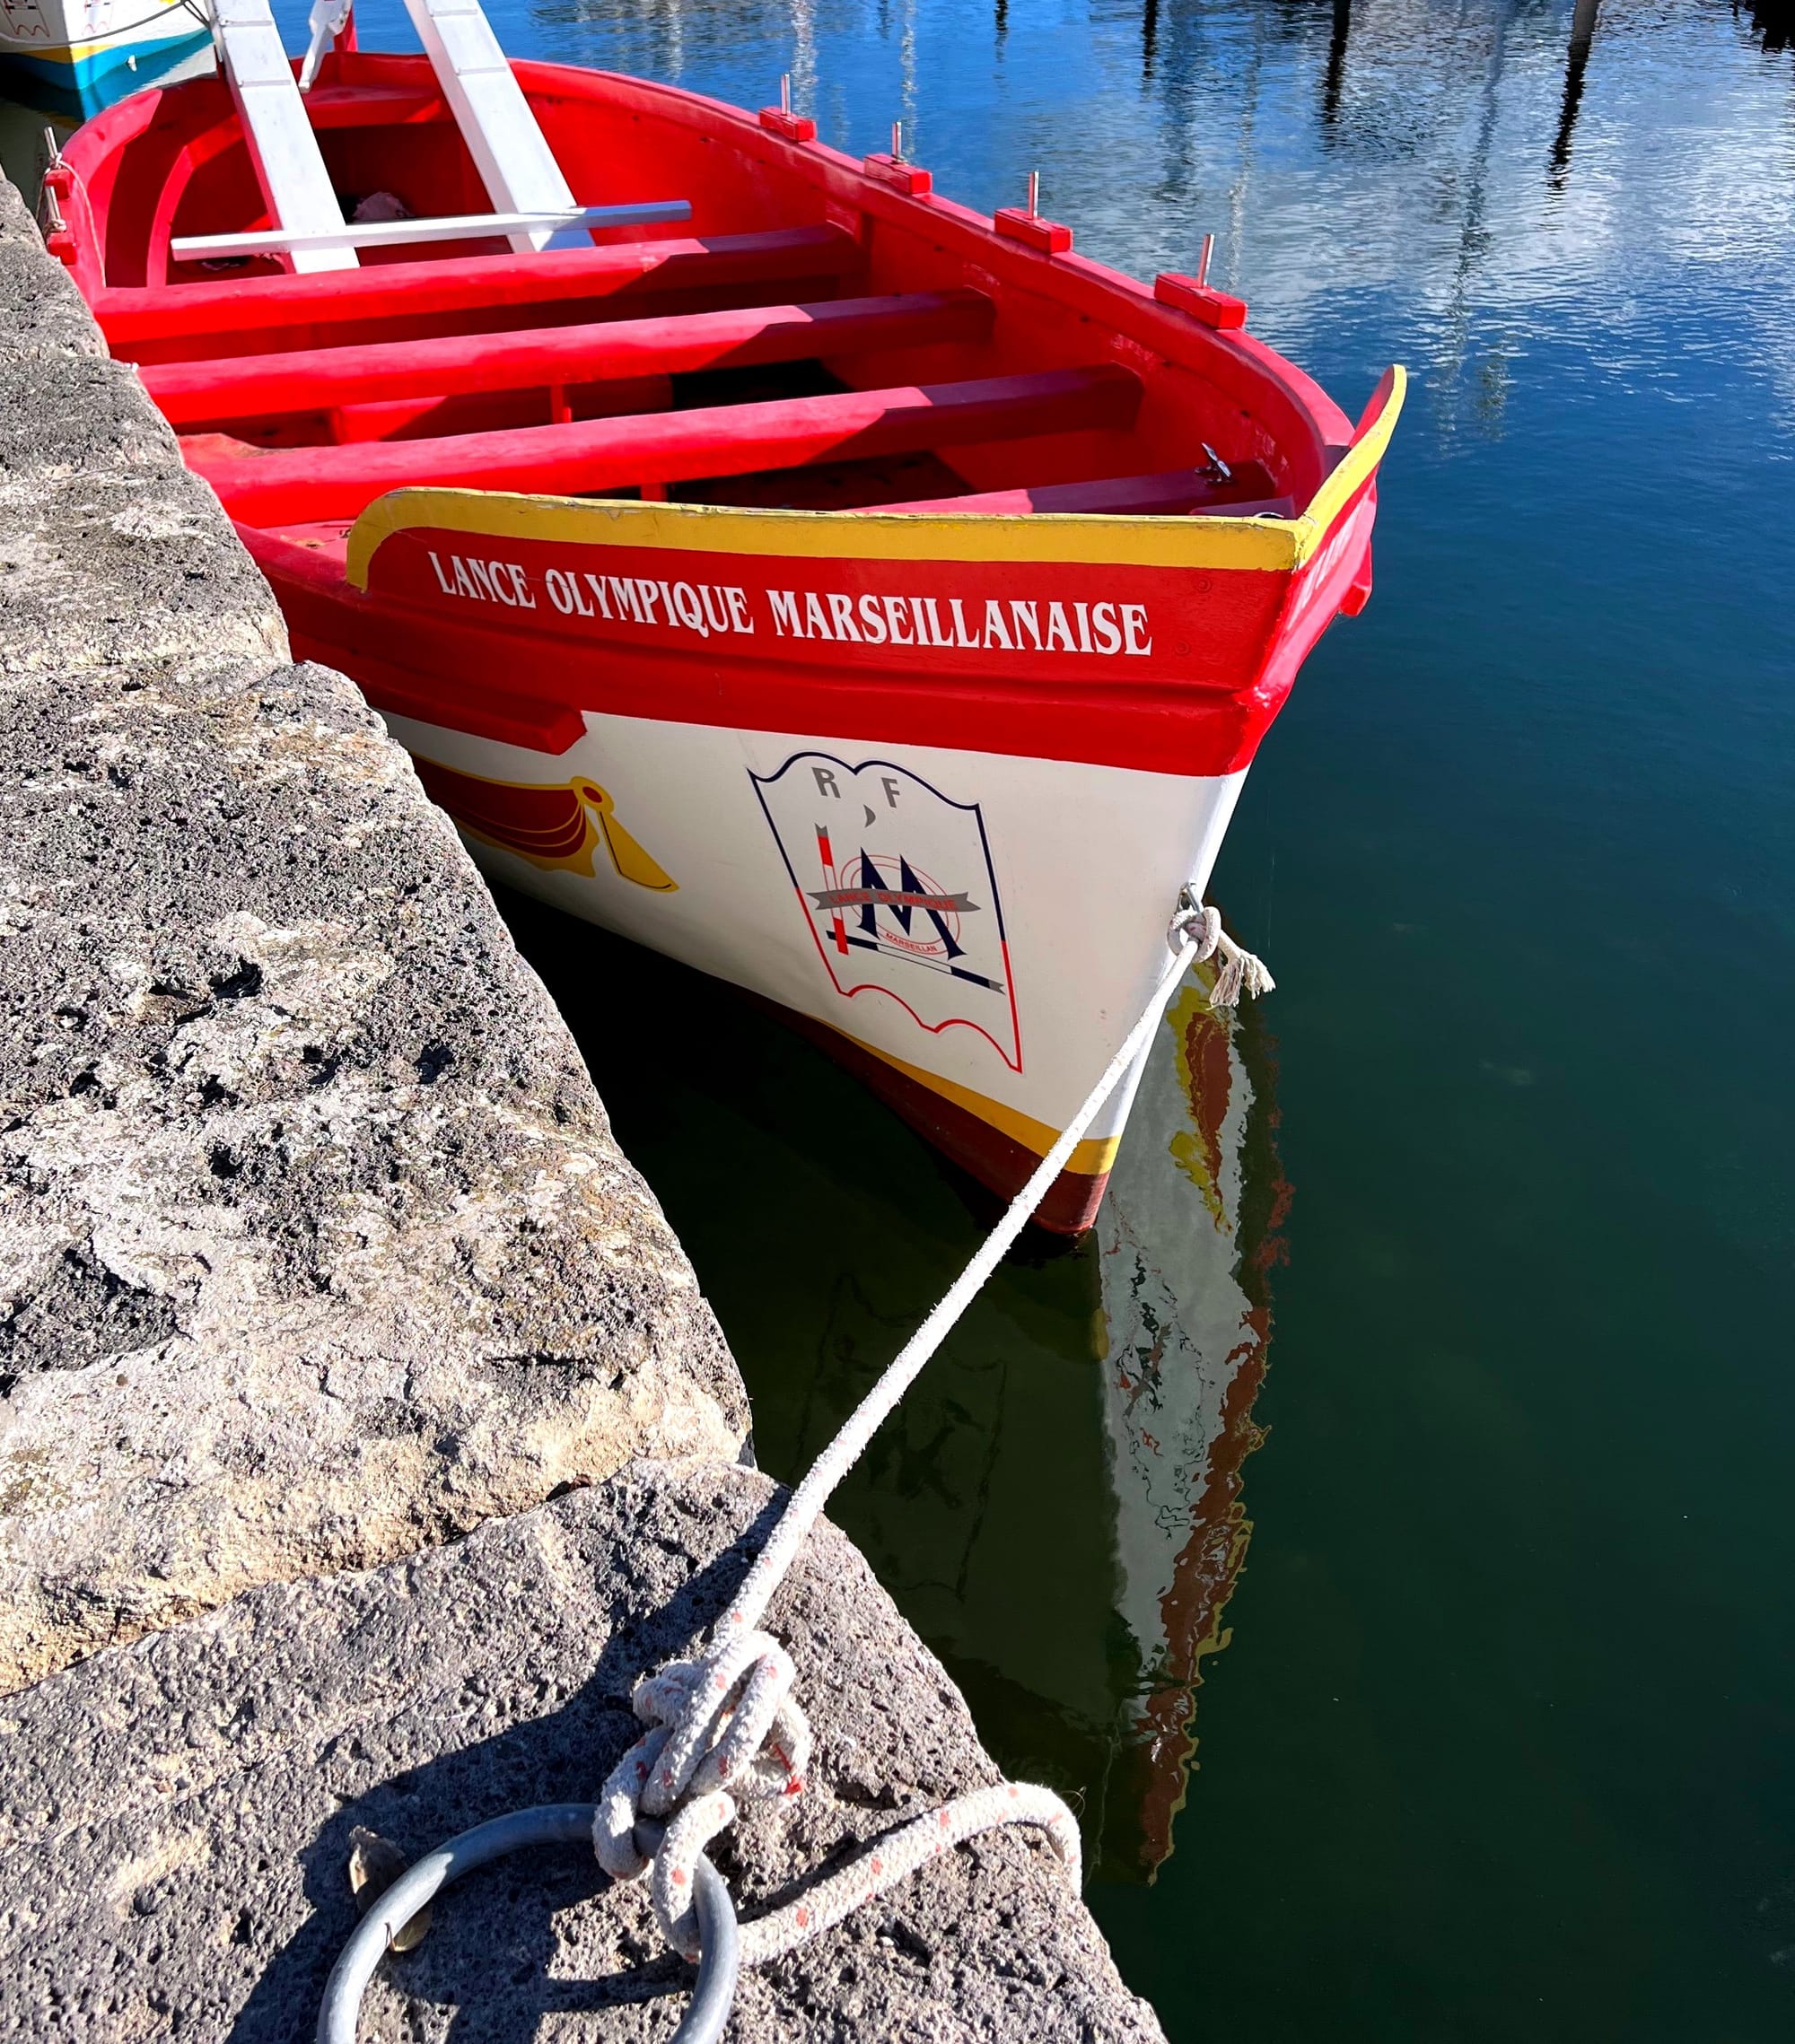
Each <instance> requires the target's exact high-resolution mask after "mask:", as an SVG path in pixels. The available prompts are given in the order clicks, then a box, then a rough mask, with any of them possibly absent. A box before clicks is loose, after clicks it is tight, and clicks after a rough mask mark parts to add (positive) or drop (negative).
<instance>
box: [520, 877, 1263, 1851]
mask: <svg viewBox="0 0 1795 2044" xmlns="http://www.w3.org/2000/svg"><path fill="white" fill-rule="evenodd" d="M504 904H505V913H506V916H507V918H508V920H509V921H510V922H511V924H512V930H513V931H514V933H515V935H516V936H517V938H518V940H519V942H520V944H521V947H522V948H523V950H524V952H525V955H526V956H528V957H529V958H530V961H531V962H532V963H533V964H534V965H536V966H537V968H538V970H539V971H540V972H541V974H542V975H543V977H544V978H545V980H546V981H547V983H548V986H549V989H550V991H551V992H552V993H553V994H554V996H555V998H556V1001H557V1002H558V1003H559V1005H560V1007H561V1009H562V1012H563V1013H564V1014H565V1016H566V1018H567V1019H568V1021H569V1022H570V1023H571V1024H572V1025H573V1027H574V1033H575V1035H577V1037H578V1039H579V1042H580V1045H581V1048H582V1051H583V1052H584V1053H585V1056H586V1059H587V1061H588V1063H589V1064H590V1066H591V1071H592V1075H593V1077H594V1078H595V1079H597V1081H598V1084H599V1089H600V1093H601V1094H602V1095H603V1096H604V1098H605V1099H606V1101H607V1102H608V1104H609V1106H610V1109H611V1113H612V1115H613V1119H614V1122H615V1126H616V1129H617V1136H618V1138H619V1140H621V1141H622V1143H623V1145H624V1148H625V1149H626V1151H627V1152H628V1154H629V1156H630V1157H631V1158H632V1159H633V1160H634V1161H635V1163H636V1165H638V1166H640V1168H641V1169H642V1171H643V1172H644V1175H645V1176H646V1177H647V1179H648V1181H649V1183H650V1184H652V1186H653V1188H654V1190H655V1192H656V1193H657V1194H658V1195H659V1197H660V1199H661V1201H662V1202H663V1204H664V1206H665V1208H666V1210H667V1213H668V1217H669V1219H670V1220H671V1221H672V1223H673V1225H674V1227H675V1228H676V1229H677V1230H678V1231H679V1236H680V1239H681V1240H682V1241H683V1242H684V1243H685V1245H686V1247H687V1250H688V1252H689V1253H690V1254H691V1257H692V1260H693V1262H694V1263H695V1264H696V1267H697V1271H698V1274H699V1277H700V1279H701V1280H702V1282H703V1284H704V1287H705V1292H706V1293H707V1295H708V1296H709V1297H710V1298H711V1301H712V1303H713V1304H714V1306H715V1307H716V1310H717V1315H718V1317H719V1319H720V1320H721V1321H722V1325H723V1328H724V1331H725V1332H726V1333H727V1335H728V1337H729V1341H730V1345H731V1348H732V1349H733V1350H734V1352H735V1356H736V1359H737V1361H738V1362H739V1363H740V1366H741V1371H742V1375H743V1376H744V1378H745V1379H746V1380H747V1384H748V1388H749V1395H750V1397H751V1399H752V1401H753V1405H754V1419H755V1448H756V1453H757V1456H758V1458H759V1461H760V1463H761V1465H762V1466H763V1467H764V1468H765V1469H766V1470H767V1471H768V1472H770V1473H772V1474H773V1475H775V1476H777V1477H779V1478H782V1479H785V1480H791V1479H793V1478H795V1477H797V1476H800V1475H801V1474H802V1473H803V1472H804V1471H805V1470H806V1469H807V1468H808V1467H809V1466H810V1463H811V1462H812V1461H814V1459H815V1458H816V1456H817V1454H819V1452H820V1450H821V1449H822V1448H823V1447H824V1446H826V1445H827V1442H828V1440H829V1438H830V1437H831V1436H832V1435H833V1434H834V1432H835V1431H836V1428H837V1427H839V1426H840V1424H841V1423H842V1421H843V1419H845V1418H846V1416H847V1414H848V1413H849V1412H850V1411H852V1410H853V1408H854V1404H855V1403H856V1402H858V1401H859V1399H860V1398H861V1397H862V1395H863V1394H864V1393H865V1392H866V1391H867V1390H868V1389H870V1388H871V1385H872V1383H873V1382H874V1380H875V1379H876V1378H877V1376H878V1375H879V1373H880V1370H881V1369H883V1367H885V1365H886V1364H887V1363H888V1362H889V1360H890V1359H891V1358H892V1357H893V1356H894V1355H895V1354H896V1353H897V1351H898V1349H899V1348H900V1347H901V1346H902V1345H903V1343H904V1341H906V1339H907V1338H908V1336H909V1335H910V1333H911V1332H912V1331H913V1330H914V1329H915V1326H916V1324H917V1323H918V1322H919V1321H920V1320H921V1319H922V1318H923V1316H924V1314H926V1313H927V1311H928V1309H929V1307H930V1306H933V1304H934V1302H935V1300H936V1299H938V1298H939V1297H941V1294H942V1293H943V1292H944V1291H945V1290H946V1289H947V1288H948V1287H949V1285H950V1284H951V1283H952V1281H953V1280H954V1278H955V1277H956V1276H957V1275H958V1274H959V1270H960V1269H961V1267H962V1266H963V1264H964V1263H965V1262H966V1260H967V1258H968V1256H969V1255H970V1254H971V1253H972V1252H973V1250H974V1249H975V1248H976V1246H977V1245H978V1243H979V1241H980V1239H981V1238H982V1237H983V1236H984V1234H985V1230H986V1228H987V1227H989V1226H990V1225H991V1222H992V1220H993V1219H994V1218H995V1211H996V1210H995V1207H994V1203H993V1202H992V1201H990V1199H989V1196H988V1195H986V1194H985V1193H983V1192H979V1191H978V1190H977V1189H976V1187H974V1186H973V1185H972V1184H970V1182H969V1181H968V1180H966V1179H964V1178H962V1177H960V1176H959V1174H957V1173H956V1172H954V1171H953V1170H952V1169H951V1168H950V1166H947V1165H945V1164H944V1163H942V1162H941V1159H940V1158H939V1157H936V1156H935V1155H934V1154H933V1152H932V1151H931V1150H930V1149H928V1147H927V1146H926V1145H925V1144H924V1142H923V1141H922V1140H921V1139H920V1138H919V1137H917V1136H916V1135H915V1134H914V1133H913V1132H912V1131H910V1130H908V1129H907V1128H906V1127H905V1126H904V1125H903V1124H902V1123H901V1122H899V1121H898V1119H897V1117H896V1116H895V1115H892V1114H888V1113H887V1112H886V1111H885V1110H884V1109H883V1108H881V1107H880V1105H878V1104H877V1103H876V1102H875V1101H874V1100H872V1099H871V1097H870V1096H868V1095H867V1094H866V1093H865V1092H864V1091H863V1090H862V1088H860V1086H859V1085H858V1084H857V1083H856V1082H855V1081H854V1079H852V1078H851V1077H850V1076H849V1075H848V1074H847V1073H845V1072H844V1071H843V1070H840V1069H839V1067H837V1066H836V1065H835V1064H834V1063H833V1062H831V1061H829V1060H827V1059H826V1058H824V1057H823V1056H822V1055H821V1054H820V1053H819V1052H817V1051H816V1050H814V1049H813V1048H812V1047H811V1046H810V1044H807V1043H805V1042H804V1041H803V1040H802V1039H801V1037H799V1036H798V1035H796V1034H795V1033H794V1032H793V1031H792V1030H791V1029H789V1028H787V1027H786V1026H784V1024H783V1023H781V1022H779V1021H776V1020H775V1019H774V1018H772V1017H770V1016H769V1015H767V1014H766V1013H764V1012H762V1011H761V1010H759V1009H756V1008H754V1007H752V1006H750V1005H749V1004H748V1003H746V1002H744V1001H741V1000H738V999H736V998H734V997H732V996H729V995H723V996H722V999H721V1000H720V999H719V994H718V990H717V989H716V987H715V984H714V983H713V982H710V981H707V980H705V979H703V978H701V977H699V976H698V975H697V974H694V973H692V972H690V971H689V970H687V969H686V968H683V967H681V966H679V965H673V964H672V963H671V962H670V961H669V960H667V959H664V958H661V957H658V956H655V955H654V954H653V953H652V952H646V951H640V950H637V949H635V948H633V947H632V946H630V945H627V944H626V943H624V942H622V941H621V940H620V939H615V938H609V937H606V936H604V935H602V934H601V933H600V934H597V935H596V936H594V937H593V938H591V939H587V938H586V937H585V933H584V932H582V941H581V942H580V943H579V944H578V945H574V944H570V943H569V942H568V940H567V929H568V925H567V924H566V922H565V921H564V920H563V919H562V918H560V917H559V916H557V915H556V913H554V912H553V911H552V910H549V909H547V908H544V907H543V906H541V905H540V904H536V903H533V902H529V901H526V900H524V899H522V898H521V897H520V896H515V895H507V896H506V897H504ZM1273 1078H1274V1070H1273V1065H1272V1061H1271V1056H1270V1051H1269V1047H1268V1041H1267V1038H1266V1036H1265V1024H1264V1023H1263V1022H1262V1021H1261V1020H1260V1019H1259V1018H1258V1016H1257V1013H1256V1012H1254V1011H1253V1009H1251V1008H1249V1009H1248V1010H1247V1011H1246V1012H1244V1013H1243V1014H1242V1015H1241V1016H1240V1017H1239V1018H1228V1017H1220V1016H1217V1015H1215V1014H1214V1013H1213V1011H1212V1010H1211V1009H1210V1008H1209V1006H1208V1004H1207V1002H1206V1000H1204V997H1203V994H1202V992H1201V991H1200V983H1199V982H1198V981H1196V980H1195V979H1194V980H1193V981H1192V982H1191V983H1189V984H1188V985H1187V986H1186V989H1185V990H1184V991H1183V992H1182V993H1181V995H1180V996H1179V998H1178V1000H1177V1001H1176V1002H1175V1003H1174V1005H1173V1007H1172V1009H1171V1010H1170V1011H1169V1016H1168V1018H1167V1020H1166V1022H1165V1024H1164V1025H1163V1026H1162V1027H1161V1028H1160V1032H1159V1035H1158V1038H1157V1041H1156V1043H1155V1044H1154V1047H1153V1050H1152V1053H1151V1057H1150V1059H1149V1062H1148V1069H1147V1072H1146V1076H1145V1079H1144V1080H1143V1085H1142V1088H1141V1091H1140V1094H1139V1096H1138V1098H1137V1101H1136V1104H1135V1107H1134V1120H1133V1121H1132V1122H1131V1123H1130V1131H1129V1135H1128V1139H1127V1140H1126V1141H1125V1143H1124V1145H1123V1147H1122V1151H1121V1155H1120V1158H1119V1160H1118V1162H1117V1165H1116V1170H1115V1173H1114V1175H1113V1176H1112V1177H1111V1180H1110V1185H1109V1191H1108V1195H1107V1196H1106V1199H1105V1201H1104V1204H1103V1207H1102V1209H1101V1210H1100V1212H1099V1220H1098V1225H1097V1227H1096V1229H1095V1230H1094V1231H1093V1232H1092V1233H1091V1234H1090V1235H1087V1236H1084V1237H1083V1238H1082V1239H1081V1240H1080V1241H1077V1242H1074V1243H1067V1242H1064V1240H1061V1239H1057V1238H1054V1237H1049V1236H1045V1235H1039V1234H1035V1235H1031V1236H1027V1237H1025V1238H1024V1240H1023V1242H1022V1243H1021V1244H1020V1245H1018V1246H1017V1248H1016V1249H1015V1250H1014V1251H1013V1252H1012V1253H1011V1255H1010V1256H1009V1257H1008V1258H1006V1259H1005V1261H1004V1262H1003V1264H1002V1265H1001V1266H1000V1267H999V1269H998V1271H997V1272H996V1273H995V1275H994V1278H993V1279H992V1280H991V1283H990V1284H989V1285H988V1286H987V1287H986V1288H985V1291H984V1292H983V1293H982V1294H981V1295H980V1297H978V1298H977V1299H976V1301H975V1302H974V1304H973V1306H972V1307H971V1309H970V1310H969V1312H968V1315H967V1317H966V1319H965V1320H964V1321H962V1322H961V1323H960V1324H959V1327H957V1328H956V1329H955V1330H954V1332H953V1333H952V1334H951V1335H950V1337H949V1340H948V1341H947V1343H946V1345H945V1346H944V1347H943V1349H942V1350H941V1353H940V1354H939V1355H938V1356H936V1357H935V1358H934V1360H933V1362H931V1364H930V1365H929V1367H928V1368H927V1369H925V1370H924V1372H923V1375H922V1376H921V1377H920V1378H919V1379H918V1380H917V1382H916V1383H915V1385H913V1386H912V1387H911V1389H910V1392H909V1393H908V1394H907V1396H906V1398H905V1400H904V1402H903V1404H902V1405H901V1406H899V1408H898V1411H896V1412H895V1413H894V1414H893V1415H892V1416H891V1418H890V1419H888V1420H887V1421H886V1423H885V1425H884V1426H883V1427H882V1428H880V1431H879V1433H878V1434H877V1435H876V1436H875V1437H874V1438H873V1441H872V1443H871V1446H870V1447H869V1448H868V1450H867V1452H866V1454H865V1455H864V1456H863V1457H862V1461H861V1462H860V1463H859V1465H858V1466H857V1467H856V1468H855V1469H854V1471H853V1472H852V1473H851V1474H850V1475H849V1477H848V1479H847V1481H846V1482H845V1484H844V1485H843V1487H842V1489H840V1490H839V1491H838V1492H837V1493H836V1498H835V1499H834V1500H833V1502H832V1503H831V1505H830V1507H829V1515H830V1516H831V1517H832V1518H833V1519H834V1520H835V1521H836V1524H839V1525H840V1526H841V1527H842V1528H843V1529H844V1530H845V1532H846V1533H848V1534H849V1536H850V1537H851V1538H852V1539H853V1540H854V1542H855V1544H856V1545H857V1546H858V1547H859V1548H860V1550H861V1552H862V1554H864V1555H865V1556H866V1558H867V1559H868V1561H869V1562H871V1566H872V1568H873V1570H874V1572H875V1574H876V1575H877V1576H878V1577H879V1580H880V1583H881V1584H882V1585H884V1586H885V1588H886V1589H887V1590H888V1591H889V1593H890V1594H891V1596H892V1598H893V1599H894V1600H895V1601H896V1603H897V1604H898V1608H899V1609H900V1610H901V1611H902V1612H903V1613H904V1615H905V1616H906V1618H907V1619H908V1620H910V1622H911V1623H912V1624H913V1625H914V1626H915V1628H916V1629H917V1631H918V1632H919V1633H920V1634H921V1635H922V1637H923V1638H924V1640H926V1641H927V1643H928V1645H929V1646H930V1647H933V1650H934V1651H935V1652H936V1653H937V1654H938V1655H940V1656H941V1659H942V1661H943V1662H944V1664H946V1667H947V1670H948V1673H950V1675H951V1676H952V1678H953V1680H954V1681H956V1682H957V1683H958V1684H959V1688H960V1689H961V1690H963V1691H964V1693H965V1695H966V1697H967V1699H968V1702H969V1703H970V1704H971V1706H972V1708H973V1712H974V1715H975V1716H976V1719H977V1722H978V1727H979V1732H980V1734H981V1736H982V1737H983V1738H984V1740H985V1744H986V1745H987V1747H988V1748H989V1749H990V1750H991V1751H992V1753H993V1754H994V1756H995V1758H996V1759H997V1760H998V1761H999V1762H1000V1763H1001V1764H1002V1765H1003V1768H1004V1769H1006V1770H1007V1771H1008V1772H1009V1773H1010V1774H1011V1776H1012V1777H1014V1778H1020V1779H1024V1780H1031V1781H1044V1782H1046V1783H1048V1784H1049V1785H1050V1786H1053V1787H1055V1788H1056V1789H1058V1790H1059V1791H1060V1792H1061V1794H1063V1795H1066V1796H1067V1797H1068V1798H1069V1799H1070V1800H1071V1801H1072V1802H1073V1804H1074V1806H1075V1807H1076V1808H1077V1809H1078V1811H1079V1813H1080V1821H1081V1826H1082V1829H1083V1832H1084V1839H1085V1849H1086V1855H1087V1861H1088V1864H1090V1866H1091V1870H1092V1873H1093V1874H1094V1875H1095V1876H1096V1878H1098V1879H1099V1880H1107V1881H1112V1882H1134V1881H1139V1880H1141V1879H1143V1877H1147V1878H1150V1877H1151V1873H1152V1870H1153V1869H1154V1867H1155V1866H1157V1865H1159V1863H1160V1861H1161V1860H1163V1859H1164V1858H1165V1856H1166V1855H1167V1853H1168V1852H1169V1850H1170V1848H1171V1843H1172V1825H1173V1820H1174V1817H1175V1816H1176V1813H1177V1812H1178V1808H1179V1805H1180V1804H1181V1803H1182V1801H1183V1797H1184V1792H1185V1780H1186V1770H1187V1769H1188V1767H1189V1764H1190V1760H1191V1756H1192V1752H1193V1751H1194V1740H1193V1734H1192V1730H1191V1716H1192V1710H1193V1707H1194V1701H1195V1691H1196V1688H1197V1685H1198V1683H1199V1681H1200V1680H1201V1676H1202V1671H1203V1664H1204V1657H1205V1656H1206V1655H1209V1654H1210V1653H1212V1652H1213V1651H1214V1650H1215V1649H1216V1647H1219V1646H1220V1645H1221V1643H1222V1641H1223V1640H1224V1639H1225V1638H1226V1634H1225V1631H1224V1629H1223V1627H1224V1614H1225V1612H1226V1608H1227V1604H1228V1600H1229V1597H1230V1594H1231V1591H1232V1589H1233V1586H1234V1584H1235V1581H1236V1579H1237V1578H1238V1577H1239V1570H1240V1565H1241V1560H1242V1558H1243V1556H1244V1554H1245V1551H1246V1545H1247V1535H1248V1525H1247V1521H1246V1519H1245V1517H1244V1516H1243V1515H1242V1511H1241V1506H1240V1472H1241V1464H1242V1462H1243V1461H1244V1459H1245V1457H1246V1456H1247V1454H1248V1453H1249V1452H1250V1451H1251V1449H1252V1448H1253V1447H1254V1446H1256V1445H1257V1440H1258V1436H1257V1432H1256V1430H1255V1428H1254V1426H1253V1420H1252V1405H1253V1399H1254V1395H1255V1393H1256V1392H1257V1388H1258V1385H1259V1380H1260V1378H1261V1376H1263V1374H1264V1370H1265V1341H1266V1331H1267V1327H1268V1324H1269V1302H1268V1297H1267V1272H1268V1271H1269V1269H1270V1268H1271V1267H1272V1266H1273V1264H1274V1262H1275V1261H1276V1259H1277V1254H1278V1247H1279V1245H1278V1232H1277V1231H1278V1227H1279V1223H1280V1221H1281V1219H1282V1216H1283V1204H1284V1200H1285V1196H1286V1195H1285V1187H1284V1184H1283V1176H1282V1174H1281V1173H1280V1171H1279V1168H1278V1163H1277V1157H1276V1154H1275V1150H1274V1132H1275V1122H1276V1115H1275V1111H1274V1102H1273ZM868 1793H869V1794H870V1795H871V1794H882V1793H883V1791H881V1790H880V1789H878V1787H877V1786H876V1785H871V1784H869V1786H868Z"/></svg>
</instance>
